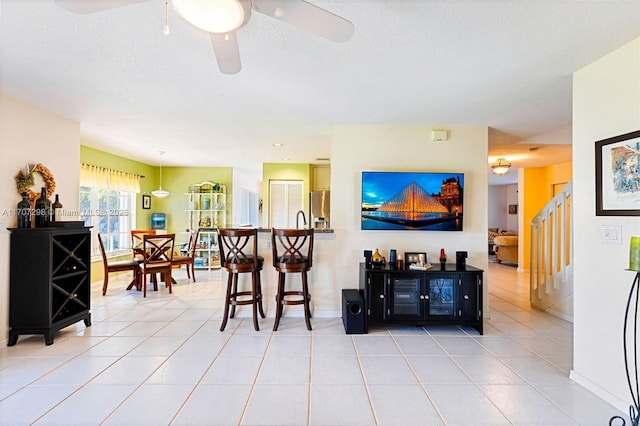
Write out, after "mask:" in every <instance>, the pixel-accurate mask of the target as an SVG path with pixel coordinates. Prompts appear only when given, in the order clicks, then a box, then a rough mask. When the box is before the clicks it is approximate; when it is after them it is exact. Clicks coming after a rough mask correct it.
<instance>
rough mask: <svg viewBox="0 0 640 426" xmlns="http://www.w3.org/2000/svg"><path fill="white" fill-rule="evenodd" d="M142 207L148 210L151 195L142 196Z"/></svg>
mask: <svg viewBox="0 0 640 426" xmlns="http://www.w3.org/2000/svg"><path fill="white" fill-rule="evenodd" d="M142 208H143V209H145V210H149V209H150V208H151V195H143V196H142Z"/></svg>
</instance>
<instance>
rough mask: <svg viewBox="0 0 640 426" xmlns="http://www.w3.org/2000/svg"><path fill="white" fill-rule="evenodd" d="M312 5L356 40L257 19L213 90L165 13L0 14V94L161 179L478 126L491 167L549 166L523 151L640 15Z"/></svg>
mask: <svg viewBox="0 0 640 426" xmlns="http://www.w3.org/2000/svg"><path fill="white" fill-rule="evenodd" d="M285 1H286V0H285ZM313 3H314V4H316V5H318V6H320V7H323V8H325V9H327V10H330V11H331V12H333V13H335V14H337V15H340V16H343V17H345V18H347V19H349V20H350V21H352V22H353V24H354V26H355V33H354V36H353V38H352V39H351V40H349V41H347V42H345V43H333V42H331V41H327V40H325V39H322V38H319V37H317V36H314V35H311V34H307V33H305V32H303V31H301V30H299V29H296V28H294V27H291V26H288V25H287V24H284V23H282V22H280V21H277V20H275V19H272V18H269V17H267V16H264V15H261V14H259V13H253V14H252V16H251V19H250V21H249V23H248V24H247V25H246V26H245V27H243V28H242V29H240V30H239V32H238V43H239V46H240V55H241V60H242V71H240V73H238V74H235V75H224V74H221V73H220V72H219V70H218V68H217V64H216V61H215V57H214V54H213V50H212V48H211V44H210V42H209V38H208V35H207V33H205V32H203V31H201V30H198V29H196V28H194V27H192V26H190V25H189V24H187V23H186V22H184V21H183V20H182V19H181V18H180V17H179V16H178V15H177V14H176V13H175V12H174V11H173V10H172V9H171V7H170V8H169V26H170V30H171V31H170V35H168V36H165V35H164V34H163V27H164V19H165V16H164V1H162V0H149V1H147V2H143V3H137V4H133V5H128V6H126V7H121V8H116V9H112V10H109V11H103V12H99V13H95V14H89V15H76V14H72V13H69V12H67V11H65V10H62V9H61V8H59V7H57V6H56V5H55V4H54V2H53V0H0V8H1V9H0V37H1V38H0V43H1V45H0V49H1V50H0V63H1V65H0V67H1V68H0V73H1V74H0V90H2V91H3V92H5V93H7V94H9V95H11V96H14V97H16V98H18V99H22V100H25V101H27V102H29V103H32V104H35V105H38V106H41V107H43V108H45V109H48V110H51V111H54V112H56V113H58V114H60V115H62V116H65V117H68V118H70V119H73V120H77V121H79V122H80V123H81V127H82V132H83V135H84V137H85V141H86V143H87V144H88V145H90V146H94V147H96V148H100V149H107V150H109V151H111V152H114V153H117V154H120V155H123V156H126V157H129V158H133V159H136V160H140V161H143V162H147V163H151V164H158V163H159V161H160V156H159V154H158V151H160V150H162V151H165V152H166V154H165V155H164V156H163V158H162V161H163V163H164V164H165V165H193V166H233V167H239V168H243V169H247V170H253V171H259V170H260V164H261V163H262V162H280V161H281V159H282V158H285V157H286V158H289V161H291V162H311V163H316V162H317V161H316V158H322V157H329V156H330V148H329V141H330V134H331V125H332V124H410V125H419V124H427V125H430V124H435V125H480V126H489V127H491V129H492V130H491V132H490V136H491V137H490V154H491V155H500V156H503V155H508V154H509V152H510V150H511V152H514V153H515V152H518V151H521V153H529V154H531V155H530V157H531V158H534V157H535V158H537V159H538V161H543V162H544V161H546V162H547V163H552V162H557V161H558V160H560V161H563V160H564V161H566V160H567V159H568V158H570V147H567V146H550V147H545V148H543V149H538V150H537V151H535V150H534V151H531V150H530V148H532V147H533V148H535V147H539V146H540V144H542V143H548V142H550V143H555V144H556V145H557V143H558V141H559V140H561V138H558V139H555V140H548V141H544V140H536V139H535V137H536V136H537V135H540V134H548V133H549V132H558V134H560V135H564V137H567V133H566V132H565V131H564V130H562V129H567V128H568V129H570V127H568V126H570V124H571V76H572V73H573V72H574V71H576V70H578V69H580V68H582V67H584V66H585V65H587V64H589V63H591V62H593V61H594V60H597V59H598V58H600V57H602V56H604V55H605V54H607V53H609V52H611V51H612V50H614V49H616V48H618V47H620V46H621V45H623V44H625V43H627V42H629V41H631V40H633V39H634V38H637V37H640V1H611V0H610V1H589V0H584V1H532V0H523V1H518V0H515V1H498V0H496V1H455V0H454V1H420V0H415V1H408V0H407V1H402V0H395V1H392V0H388V1H383V0H366V1H364V0H359V1H354V0H344V1H330V0H316V1H313ZM558 129H561V130H558ZM530 138H534V139H532V140H529V141H526V140H528V139H530ZM523 140H525V141H526V142H525V143H523V144H520V146H518V145H517V142H520V141H523ZM532 141H533V142H532ZM561 141H562V142H565V143H566V142H570V133H569V139H568V140H566V139H564V140H561ZM275 142H279V143H283V144H284V146H283V147H281V148H274V147H272V143H275ZM514 143H516V145H514ZM567 153H568V155H569V157H567V156H566V155H567ZM534 154H535V155H534ZM562 156H564V158H562ZM531 161H533V160H531ZM523 164H524V163H523ZM515 165H516V164H515V162H514V166H515Z"/></svg>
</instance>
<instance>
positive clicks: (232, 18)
mask: <svg viewBox="0 0 640 426" xmlns="http://www.w3.org/2000/svg"><path fill="white" fill-rule="evenodd" d="M172 1H173V5H174V6H175V8H176V10H177V11H178V13H179V14H180V16H182V17H183V18H184V19H186V20H187V22H189V23H190V24H191V25H193V26H195V27H198V28H200V29H201V30H204V31H208V32H210V33H217V34H224V33H228V32H230V31H234V30H237V29H238V28H240V27H241V26H242V25H243V24H244V23H245V22H246V19H245V15H246V13H247V12H246V10H245V8H244V6H243V5H242V3H241V2H240V0H209V1H204V0H172Z"/></svg>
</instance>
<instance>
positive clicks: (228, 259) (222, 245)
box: [218, 228, 265, 331]
mask: <svg viewBox="0 0 640 426" xmlns="http://www.w3.org/2000/svg"><path fill="white" fill-rule="evenodd" d="M218 247H219V249H220V262H221V264H222V267H223V268H225V269H226V270H227V272H229V277H228V279H227V293H226V296H225V302H224V317H223V318H222V325H221V326H220V331H224V328H225V327H226V326H227V319H228V318H229V317H231V318H233V317H234V315H235V313H236V306H238V305H252V306H253V327H254V328H255V329H256V331H258V330H260V327H259V326H258V310H260V316H261V317H262V318H264V317H265V315H264V310H263V309H262V286H261V284H260V271H262V265H263V264H264V258H263V257H262V256H258V230H257V229H255V228H251V229H246V228H244V229H220V230H219V231H218ZM242 273H250V274H251V290H245V291H238V274H242ZM240 296H241V297H242V300H238V297H240ZM247 296H249V297H248V298H246V297H247ZM229 306H231V314H229Z"/></svg>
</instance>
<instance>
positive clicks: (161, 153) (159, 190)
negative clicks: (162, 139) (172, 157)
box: [151, 151, 169, 198]
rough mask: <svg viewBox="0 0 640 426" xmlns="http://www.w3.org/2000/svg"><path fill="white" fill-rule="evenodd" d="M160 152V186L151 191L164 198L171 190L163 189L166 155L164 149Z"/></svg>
mask: <svg viewBox="0 0 640 426" xmlns="http://www.w3.org/2000/svg"><path fill="white" fill-rule="evenodd" d="M159 152H160V188H158V189H156V190H154V191H151V193H152V194H153V195H154V196H156V197H159V198H164V197H166V196H167V195H169V191H165V190H164V189H162V156H163V155H164V151H159Z"/></svg>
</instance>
